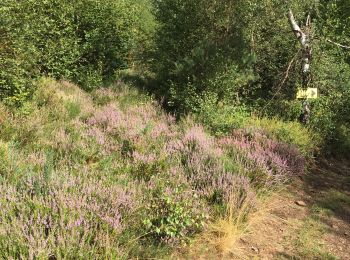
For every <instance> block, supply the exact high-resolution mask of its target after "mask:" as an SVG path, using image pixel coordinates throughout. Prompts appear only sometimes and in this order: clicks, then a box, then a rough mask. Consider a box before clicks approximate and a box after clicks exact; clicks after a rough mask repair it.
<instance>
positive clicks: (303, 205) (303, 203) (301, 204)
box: [295, 200, 306, 207]
mask: <svg viewBox="0 0 350 260" xmlns="http://www.w3.org/2000/svg"><path fill="white" fill-rule="evenodd" d="M295 204H297V205H298V206H301V207H306V203H305V202H304V201H302V200H298V201H296V202H295Z"/></svg>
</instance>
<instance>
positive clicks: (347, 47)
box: [326, 39, 350, 50]
mask: <svg viewBox="0 0 350 260" xmlns="http://www.w3.org/2000/svg"><path fill="white" fill-rule="evenodd" d="M326 40H327V42H330V43H332V44H334V45H336V46H338V47H340V48H343V49H347V50H350V46H346V45H343V44H340V43H337V42H334V41H332V40H330V39H326Z"/></svg>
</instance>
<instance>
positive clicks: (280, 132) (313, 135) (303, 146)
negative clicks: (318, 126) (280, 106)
mask: <svg viewBox="0 0 350 260" xmlns="http://www.w3.org/2000/svg"><path fill="white" fill-rule="evenodd" d="M247 122H248V123H247V124H246V125H245V127H247V128H250V127H253V128H258V129H262V130H264V131H265V133H266V134H267V135H268V136H269V137H271V138H276V139H277V140H279V141H281V142H283V143H287V144H291V145H295V146H296V147H298V149H299V151H300V152H302V153H303V154H304V155H305V156H307V157H312V156H313V154H314V153H315V152H316V151H317V150H318V149H319V146H320V145H321V138H320V136H319V134H318V133H317V132H314V131H312V130H311V129H307V128H305V127H304V126H302V125H301V124H300V123H298V122H288V121H287V122H284V121H281V120H278V119H268V118H252V119H249V120H248V121H247Z"/></svg>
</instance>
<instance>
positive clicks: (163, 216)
mask: <svg viewBox="0 0 350 260" xmlns="http://www.w3.org/2000/svg"><path fill="white" fill-rule="evenodd" d="M172 177H173V178H174V177H176V176H172ZM185 183H186V181H185V182H184V183H181V182H179V181H176V182H175V183H172V180H170V181H169V180H168V181H161V182H160V181H159V180H158V181H155V180H154V181H151V183H150V184H149V191H148V192H149V193H150V196H151V197H150V199H149V201H148V202H147V205H146V209H145V212H144V216H145V219H144V220H143V224H144V227H145V229H146V232H147V234H148V235H149V236H151V237H153V238H154V239H155V240H156V241H162V242H167V243H172V244H174V243H179V242H185V241H186V240H188V239H189V238H190V237H191V236H192V235H193V234H195V233H197V232H198V231H200V230H201V229H202V228H203V227H204V224H205V221H206V220H207V218H208V216H207V213H206V211H205V207H204V206H203V205H201V204H202V203H201V202H200V200H199V197H198V195H196V194H195V193H194V192H193V191H191V190H190V189H188V187H186V184H185Z"/></svg>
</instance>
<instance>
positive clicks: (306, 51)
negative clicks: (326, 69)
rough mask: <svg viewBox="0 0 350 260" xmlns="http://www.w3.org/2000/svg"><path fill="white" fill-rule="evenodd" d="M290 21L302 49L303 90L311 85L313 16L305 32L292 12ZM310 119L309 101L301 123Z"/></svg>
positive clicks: (309, 19)
mask: <svg viewBox="0 0 350 260" xmlns="http://www.w3.org/2000/svg"><path fill="white" fill-rule="evenodd" d="M288 20H289V23H290V25H291V28H292V31H293V32H294V35H295V36H296V38H297V39H298V41H299V42H300V44H301V48H302V60H303V62H302V67H301V76H302V88H304V89H306V88H307V87H308V84H309V79H310V63H311V56H312V48H311V45H310V34H311V16H310V14H309V15H308V16H307V19H306V24H305V28H306V29H305V30H306V31H303V30H302V29H301V28H300V26H299V25H298V23H297V22H296V20H295V18H294V15H293V12H292V10H289V12H288ZM309 118H310V108H309V104H308V101H307V100H304V102H303V114H302V115H301V121H302V122H303V123H305V124H307V123H308V122H309Z"/></svg>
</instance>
